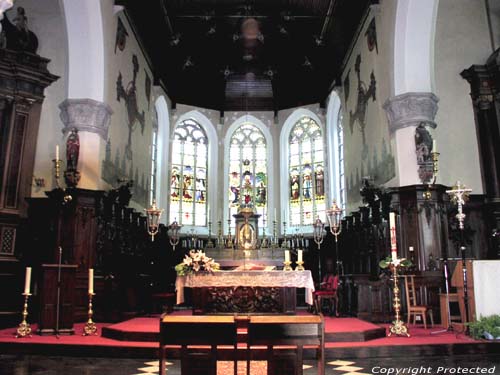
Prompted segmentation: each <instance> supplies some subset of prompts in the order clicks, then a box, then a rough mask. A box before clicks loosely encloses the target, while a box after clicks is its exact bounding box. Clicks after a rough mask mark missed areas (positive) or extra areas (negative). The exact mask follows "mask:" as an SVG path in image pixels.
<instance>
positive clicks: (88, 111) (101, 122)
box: [59, 99, 113, 190]
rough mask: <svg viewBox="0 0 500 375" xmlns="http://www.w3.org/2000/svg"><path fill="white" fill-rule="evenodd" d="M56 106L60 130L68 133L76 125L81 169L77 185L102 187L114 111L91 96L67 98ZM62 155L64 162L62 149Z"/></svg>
mask: <svg viewBox="0 0 500 375" xmlns="http://www.w3.org/2000/svg"><path fill="white" fill-rule="evenodd" d="M59 109H60V110H61V113H60V117H61V120H62V122H63V124H64V128H63V129H62V132H63V133H64V134H69V132H70V131H71V130H73V129H76V130H78V134H79V137H80V154H79V159H78V160H79V161H78V166H77V169H78V171H80V174H81V179H80V182H79V184H78V187H79V188H81V189H90V190H101V189H103V187H104V186H103V185H104V183H103V180H102V178H101V176H102V168H101V164H102V159H104V151H105V146H106V140H107V138H108V128H109V123H110V119H111V115H112V113H113V111H112V110H111V108H110V107H109V105H107V104H106V103H103V102H100V101H97V100H93V99H66V100H64V101H63V102H62V103H61V104H59ZM63 151H64V148H63ZM61 159H62V160H63V165H65V163H64V162H65V153H64V154H62V155H61ZM63 169H64V168H63Z"/></svg>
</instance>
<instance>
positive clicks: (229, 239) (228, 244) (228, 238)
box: [226, 219, 234, 249]
mask: <svg viewBox="0 0 500 375" xmlns="http://www.w3.org/2000/svg"><path fill="white" fill-rule="evenodd" d="M226 247H227V248H230V249H234V246H233V236H232V234H231V219H227V236H226Z"/></svg>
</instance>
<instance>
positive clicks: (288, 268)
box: [283, 261, 293, 271]
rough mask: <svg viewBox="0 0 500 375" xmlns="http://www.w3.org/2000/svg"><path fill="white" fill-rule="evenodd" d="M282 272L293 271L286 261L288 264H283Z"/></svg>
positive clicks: (290, 263) (290, 264)
mask: <svg viewBox="0 0 500 375" xmlns="http://www.w3.org/2000/svg"><path fill="white" fill-rule="evenodd" d="M283 265H284V267H283V271H293V268H292V262H290V261H288V262H283Z"/></svg>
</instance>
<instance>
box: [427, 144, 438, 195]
mask: <svg viewBox="0 0 500 375" xmlns="http://www.w3.org/2000/svg"><path fill="white" fill-rule="evenodd" d="M433 150H434V151H432V152H431V160H432V175H431V183H430V184H429V185H427V190H426V191H424V193H423V196H424V199H426V200H429V199H431V197H432V193H431V190H430V186H431V185H434V184H435V183H436V179H437V174H438V171H439V169H438V161H439V152H437V151H436V147H435V142H434V146H433Z"/></svg>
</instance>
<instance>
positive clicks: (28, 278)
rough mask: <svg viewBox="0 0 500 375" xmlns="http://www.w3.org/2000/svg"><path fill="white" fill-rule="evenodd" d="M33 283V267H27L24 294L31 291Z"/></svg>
mask: <svg viewBox="0 0 500 375" xmlns="http://www.w3.org/2000/svg"><path fill="white" fill-rule="evenodd" d="M30 285H31V267H26V277H25V279H24V294H29V293H30Z"/></svg>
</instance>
